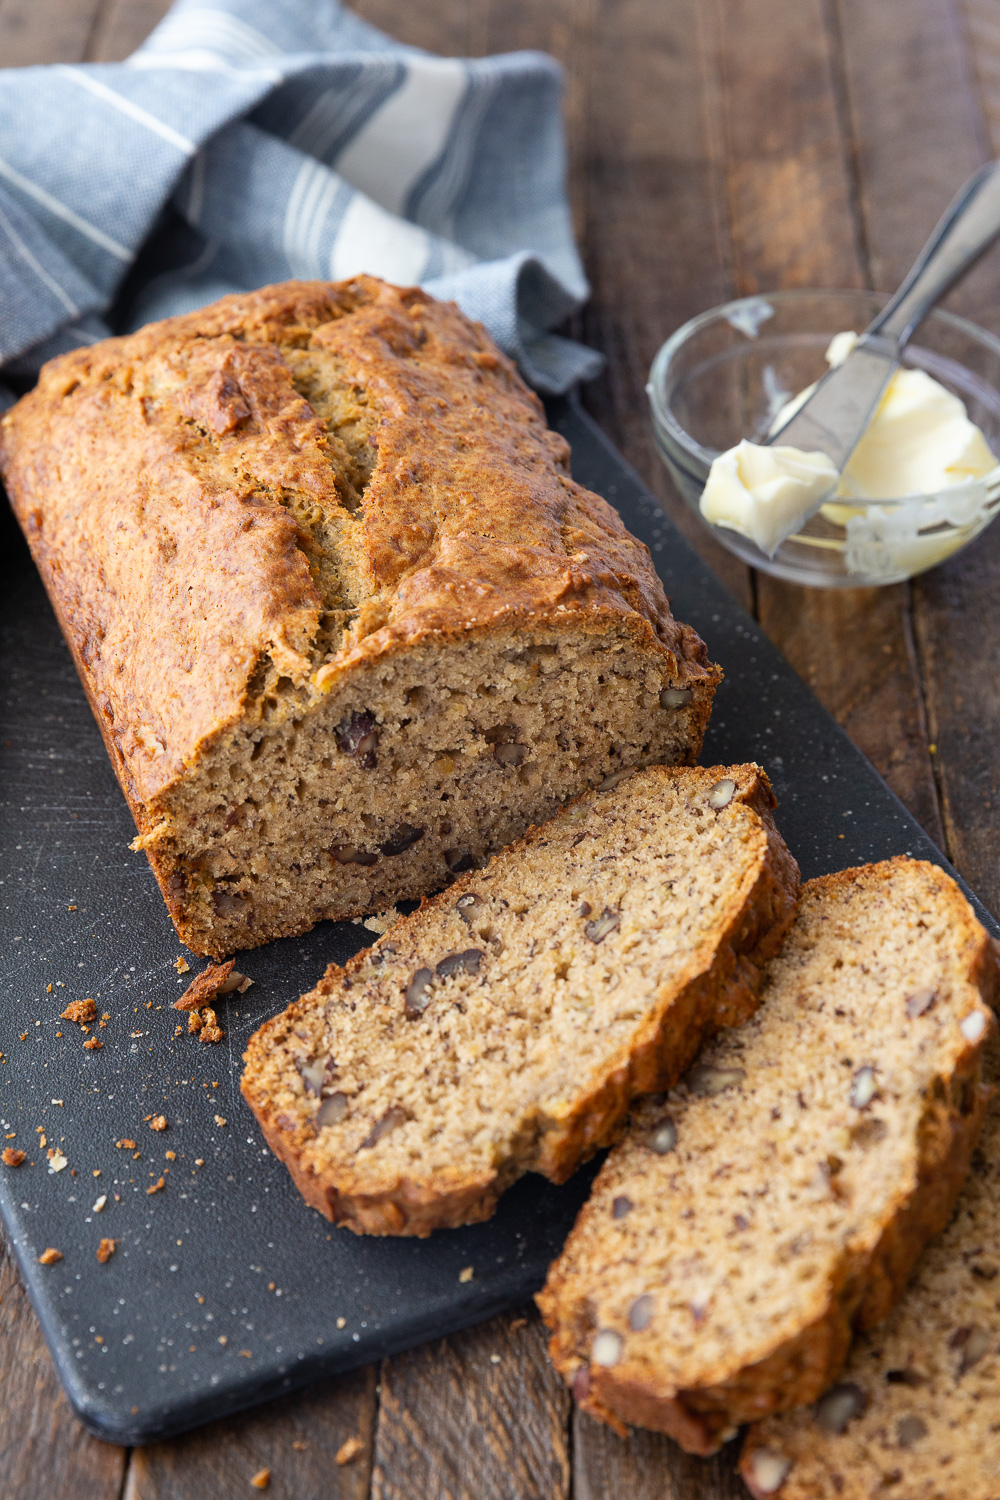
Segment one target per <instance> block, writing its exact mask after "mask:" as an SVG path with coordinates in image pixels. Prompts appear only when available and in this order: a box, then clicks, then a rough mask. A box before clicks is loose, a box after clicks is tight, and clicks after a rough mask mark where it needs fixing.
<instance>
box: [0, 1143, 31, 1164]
mask: <svg viewBox="0 0 1000 1500" xmlns="http://www.w3.org/2000/svg"><path fill="white" fill-rule="evenodd" d="M27 1157H28V1153H27V1152H26V1151H19V1150H18V1149H17V1147H16V1146H7V1147H6V1149H5V1150H4V1152H3V1154H2V1156H0V1161H2V1162H3V1164H4V1166H5V1167H19V1166H20V1165H21V1163H22V1162H23V1161H26V1160H27Z"/></svg>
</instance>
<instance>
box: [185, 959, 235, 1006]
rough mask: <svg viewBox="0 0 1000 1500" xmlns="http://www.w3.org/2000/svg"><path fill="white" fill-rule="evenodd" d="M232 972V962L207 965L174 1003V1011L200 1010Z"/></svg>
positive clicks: (217, 991) (212, 997) (230, 960)
mask: <svg viewBox="0 0 1000 1500" xmlns="http://www.w3.org/2000/svg"><path fill="white" fill-rule="evenodd" d="M232 972H233V960H232V959H231V958H230V959H227V960H226V962H225V963H224V964H209V965H208V967H207V968H206V969H202V971H201V973H200V974H196V975H195V977H194V979H192V981H191V983H190V984H189V985H188V987H187V989H186V990H185V991H184V993H183V995H182V996H181V997H180V999H179V1000H175V1001H174V1010H200V1009H201V1007H202V1006H203V1005H205V1004H207V1002H208V1001H209V1000H214V999H215V997H216V995H217V994H218V993H219V992H220V990H221V989H222V986H223V985H224V984H225V983H226V980H227V979H228V978H229V977H230V975H231V974H232Z"/></svg>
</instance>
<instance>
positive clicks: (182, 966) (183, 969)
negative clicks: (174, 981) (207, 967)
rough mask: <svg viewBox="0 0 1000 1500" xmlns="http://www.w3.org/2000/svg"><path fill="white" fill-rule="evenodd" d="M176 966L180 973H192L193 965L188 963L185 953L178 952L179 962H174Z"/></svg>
mask: <svg viewBox="0 0 1000 1500" xmlns="http://www.w3.org/2000/svg"><path fill="white" fill-rule="evenodd" d="M174 968H175V969H176V970H177V972H178V974H190V972H191V965H190V964H189V963H188V961H187V959H186V958H185V957H184V955H183V953H178V955H177V962H176V963H175V964H174Z"/></svg>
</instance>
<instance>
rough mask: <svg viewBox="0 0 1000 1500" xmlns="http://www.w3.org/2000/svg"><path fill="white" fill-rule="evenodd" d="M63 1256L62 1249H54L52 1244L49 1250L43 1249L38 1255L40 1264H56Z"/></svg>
mask: <svg viewBox="0 0 1000 1500" xmlns="http://www.w3.org/2000/svg"><path fill="white" fill-rule="evenodd" d="M62 1258H63V1257H62V1251H61V1250H54V1249H53V1248H52V1246H51V1245H50V1246H49V1248H48V1249H47V1250H43V1251H42V1253H41V1255H40V1256H39V1257H38V1264H39V1265H40V1266H54V1265H55V1263H56V1261H58V1260H62Z"/></svg>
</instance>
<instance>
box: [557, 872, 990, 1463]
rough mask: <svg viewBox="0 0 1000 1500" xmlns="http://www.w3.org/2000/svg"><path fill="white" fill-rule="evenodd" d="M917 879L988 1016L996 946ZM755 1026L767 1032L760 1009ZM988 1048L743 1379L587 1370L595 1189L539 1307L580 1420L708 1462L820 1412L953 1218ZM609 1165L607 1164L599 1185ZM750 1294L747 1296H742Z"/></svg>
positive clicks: (840, 886) (969, 1060) (973, 1055)
mask: <svg viewBox="0 0 1000 1500" xmlns="http://www.w3.org/2000/svg"><path fill="white" fill-rule="evenodd" d="M915 863H916V862H913V861H909V860H906V859H903V858H899V859H897V860H893V861H888V862H886V863H885V864H883V865H881V866H866V867H863V868H862V869H860V870H847V871H842V872H839V873H837V874H834V875H829V876H825V877H821V878H820V879H819V880H813V881H810V882H809V883H808V885H807V886H806V887H804V888H803V890H804V893H805V892H809V893H810V895H811V896H812V895H814V894H815V893H817V892H824V891H825V892H826V893H828V894H830V895H835V894H836V893H837V892H839V891H845V890H848V889H849V888H850V887H852V886H855V885H874V884H875V883H877V882H879V881H886V880H889V879H891V875H892V872H893V870H894V869H901V868H902V867H904V866H908V865H914V864H915ZM920 868H921V869H922V870H923V871H924V872H925V873H926V874H927V876H928V878H929V879H930V881H931V882H932V883H933V884H935V885H936V886H937V890H938V896H939V899H940V900H941V901H942V903H943V904H944V906H945V908H946V909H947V911H948V919H949V923H950V925H951V927H952V929H953V930H954V931H956V932H957V933H960V934H961V937H960V938H959V939H958V944H959V947H960V950H961V951H962V954H963V960H964V965H965V972H964V974H963V975H962V976H961V983H960V984H958V985H957V987H958V988H960V989H961V990H962V992H963V993H965V994H968V993H969V992H970V991H972V992H978V995H979V997H980V999H981V1001H982V1002H983V1004H984V1005H990V1004H993V1003H994V1001H995V999H996V995H997V990H998V965H997V953H996V945H995V944H994V942H993V940H992V939H991V938H990V937H989V936H988V934H987V933H986V932H985V931H984V930H983V929H982V927H981V926H980V925H979V923H978V922H977V921H976V919H975V917H974V916H973V914H972V912H971V910H970V908H969V906H968V903H967V902H966V901H965V899H964V897H963V896H962V894H961V892H960V891H959V890H958V888H957V887H956V886H955V884H954V882H953V881H951V880H950V879H949V877H948V876H946V875H945V874H944V872H943V871H941V870H939V869H938V868H937V867H936V866H931V865H922V866H920ZM761 1014H762V1016H763V1017H764V1018H765V1020H766V1015H767V1011H766V1009H765V1011H763V1012H762V1013H761ZM984 1019H985V1013H984ZM985 1037H986V1029H985V1027H984V1029H983V1032H982V1034H981V1035H980V1036H979V1037H978V1038H977V1039H976V1040H975V1041H971V1040H970V1041H969V1042H968V1043H967V1044H964V1045H962V1046H961V1048H960V1049H959V1052H958V1054H957V1056H956V1058H955V1062H954V1069H953V1071H952V1072H951V1074H950V1076H949V1077H948V1079H947V1080H940V1079H939V1080H937V1081H938V1083H939V1084H940V1085H941V1086H940V1087H935V1088H932V1089H930V1090H929V1091H928V1093H927V1095H926V1096H925V1098H924V1109H923V1113H922V1116H921V1119H920V1123H919V1127H918V1132H917V1158H916V1172H915V1182H914V1183H913V1185H912V1187H910V1188H909V1189H907V1187H906V1185H905V1184H901V1185H900V1187H899V1188H898V1189H897V1190H896V1191H895V1193H894V1194H893V1196H892V1199H891V1201H890V1203H889V1204H888V1206H887V1209H886V1212H885V1214H884V1216H883V1222H882V1228H881V1233H879V1234H878V1236H877V1237H876V1238H875V1239H874V1241H870V1242H868V1243H859V1244H857V1245H855V1246H854V1247H846V1248H845V1251H844V1253H843V1255H842V1257H841V1259H840V1261H839V1263H838V1264H837V1266H836V1268H835V1271H834V1273H833V1276H832V1279H831V1280H830V1282H829V1283H828V1284H826V1285H825V1286H822V1287H821V1288H819V1294H817V1288H816V1287H815V1286H812V1287H810V1288H806V1287H803V1291H802V1298H803V1305H804V1306H813V1307H815V1308H816V1315H815V1316H813V1317H811V1318H808V1317H807V1318H806V1320H805V1322H804V1324H803V1326H802V1327H801V1328H800V1329H799V1330H798V1331H797V1332H796V1333H795V1334H794V1335H793V1336H792V1337H790V1338H787V1339H785V1340H783V1341H781V1342H779V1343H778V1344H776V1345H775V1346H774V1347H773V1348H771V1349H770V1350H769V1351H768V1353H767V1354H766V1355H765V1356H764V1357H763V1358H761V1359H759V1360H757V1361H754V1362H752V1363H750V1364H747V1365H745V1366H744V1367H742V1368H738V1369H736V1370H733V1368H732V1365H731V1362H729V1361H728V1360H727V1359H725V1358H723V1359H722V1360H721V1362H720V1363H719V1367H718V1369H717V1370H716V1371H715V1372H714V1373H713V1372H712V1371H708V1372H707V1373H705V1374H704V1375H703V1377H702V1378H701V1379H700V1380H699V1382H698V1385H697V1386H692V1387H690V1388H685V1387H681V1388H678V1387H677V1385H676V1384H674V1383H672V1381H671V1380H670V1379H669V1378H668V1377H666V1376H665V1375H664V1377H663V1378H662V1379H659V1380H658V1379H657V1378H655V1374H653V1373H652V1372H651V1371H650V1369H649V1367H648V1365H646V1366H644V1367H643V1366H639V1365H638V1364H633V1365H631V1366H630V1364H629V1362H628V1361H627V1360H623V1361H622V1362H621V1363H619V1364H617V1365H615V1366H613V1367H602V1366H600V1365H598V1364H595V1363H592V1362H590V1360H589V1356H588V1353H587V1348H588V1346H589V1342H590V1340H591V1339H592V1338H593V1329H592V1328H591V1326H590V1324H589V1322H588V1321H587V1318H588V1316H589V1315H588V1314H586V1313H585V1310H584V1309H583V1308H582V1307H581V1306H578V1305H577V1303H578V1298H579V1290H580V1289H579V1286H578V1285H577V1286H575V1287H573V1288H572V1289H571V1287H570V1283H571V1278H572V1277H573V1276H574V1274H575V1267H574V1264H573V1255H574V1249H573V1246H574V1239H575V1238H576V1237H577V1236H578V1235H579V1233H580V1226H581V1224H582V1223H583V1222H584V1220H585V1219H586V1218H587V1217H588V1215H589V1216H592V1215H593V1214H594V1213H595V1212H596V1210H595V1208H594V1204H595V1202H596V1197H597V1194H598V1193H599V1192H600V1191H601V1179H600V1178H599V1179H598V1183H597V1184H596V1185H595V1195H594V1198H592V1200H591V1203H589V1204H588V1205H585V1207H584V1209H583V1210H582V1211H581V1216H580V1219H579V1220H578V1226H577V1228H576V1229H574V1231H573V1235H572V1236H571V1239H570V1241H569V1242H568V1245H567V1248H566V1250H564V1252H563V1255H562V1256H561V1257H560V1259H559V1260H558V1261H556V1263H555V1264H554V1266H553V1267H552V1268H551V1270H550V1272H549V1277H548V1280H547V1282H546V1286H545V1288H544V1290H543V1291H542V1292H541V1293H539V1295H538V1297H537V1299H536V1300H537V1301H538V1304H539V1306H540V1308H541V1310H542V1314H543V1317H544V1318H545V1321H546V1322H547V1323H548V1324H549V1326H550V1328H552V1329H553V1336H552V1339H551V1342H550V1346H549V1349H550V1354H551V1356H552V1359H553V1362H554V1363H555V1365H556V1367H557V1368H558V1369H559V1370H560V1372H561V1373H562V1374H563V1376H564V1377H565V1378H566V1379H567V1381H568V1383H569V1384H570V1385H571V1386H572V1388H573V1392H574V1395H575V1397H576V1400H577V1403H578V1404H579V1405H580V1406H581V1407H582V1408H583V1410H585V1411H587V1412H589V1413H590V1415H591V1416H594V1417H596V1418H597V1419H598V1420H601V1421H604V1422H606V1423H608V1424H609V1425H610V1426H612V1427H614V1428H615V1429H616V1430H617V1431H619V1432H624V1431H625V1424H633V1425H636V1426H642V1427H649V1428H652V1429H654V1430H657V1431H661V1432H665V1433H668V1434H669V1435H670V1436H671V1437H673V1438H674V1439H675V1440H676V1441H677V1442H679V1443H680V1444H681V1445H682V1446H683V1447H684V1448H685V1449H687V1450H688V1451H689V1452H692V1453H697V1454H701V1455H705V1456H707V1455H710V1454H712V1453H714V1452H716V1451H717V1450H718V1448H719V1447H720V1445H721V1443H722V1442H723V1441H724V1440H725V1439H726V1437H727V1436H729V1435H730V1434H731V1433H732V1432H733V1431H734V1430H735V1428H736V1427H737V1426H738V1425H739V1424H741V1423H743V1422H747V1421H752V1420H754V1419H755V1418H759V1417H761V1416H762V1415H765V1414H766V1413H769V1412H774V1411H781V1410H784V1409H787V1408H788V1407H789V1406H792V1405H799V1404H804V1403H808V1402H811V1401H814V1400H816V1398H817V1397H818V1396H820V1395H821V1394H822V1392H823V1391H824V1390H826V1389H827V1387H828V1386H829V1385H830V1383H831V1382H832V1381H833V1380H834V1379H835V1378H836V1376H837V1374H838V1372H839V1371H840V1369H841V1368H842V1367H843V1364H844V1360H845V1359H846V1357H847V1353H848V1349H849V1346H850V1341H851V1338H852V1336H853V1334H854V1332H855V1330H857V1329H867V1328H871V1327H873V1326H874V1325H875V1324H877V1323H878V1322H880V1321H881V1320H882V1319H884V1318H885V1316H886V1315H887V1314H888V1312H889V1311H890V1309H891V1308H892V1307H893V1306H894V1304H895V1303H896V1301H897V1300H898V1299H899V1297H900V1295H901V1294H902V1292H903V1289H904V1287H905V1285H906V1282H907V1280H908V1279H909V1277H910V1275H911V1273H912V1271H913V1268H914V1266H915V1264H916V1261H917V1259H918V1257H919V1255H920V1252H921V1251H922V1249H923V1247H924V1245H925V1244H926V1243H927V1241H928V1240H929V1239H930V1238H931V1237H932V1236H933V1235H935V1234H937V1233H938V1232H939V1231H940V1230H941V1229H942V1228H943V1227H944V1225H945V1224H946V1223H947V1221H948V1218H949V1217H950V1215H951V1213H952V1210H953V1209H954V1206H955V1203H956V1200H957V1198H958V1195H959V1192H960V1190H961V1187H962V1184H963V1182H964V1181H965V1178H966V1175H967V1173H968V1170H969V1162H970V1159H971V1156H972V1153H973V1150H974V1149H975V1146H976V1142H977V1141H978V1139H979V1136H980V1132H981V1130H982V1125H983V1120H984V1117H985V1110H986V1105H987V1102H988V1098H989V1092H990V1091H989V1090H988V1089H987V1088H985V1087H984V1086H983V1085H982V1084H981V1083H980V1082H979V1076H980V1067H981V1056H982V1048H983V1044H984V1041H985ZM612 1165H613V1158H612V1159H611V1160H610V1161H609V1163H608V1167H606V1168H605V1173H606V1172H607V1171H608V1170H609V1168H611V1167H612ZM603 1175H604V1173H602V1176H603ZM618 1187H619V1190H620V1187H621V1185H620V1184H619V1185H618ZM606 1195H607V1193H606V1191H605V1196H606ZM602 1202H603V1200H602ZM605 1206H606V1205H605ZM664 1211H666V1204H665V1205H664ZM751 1290H752V1288H751V1287H750V1286H749V1284H748V1285H747V1292H748V1293H749V1292H750V1291H751Z"/></svg>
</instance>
